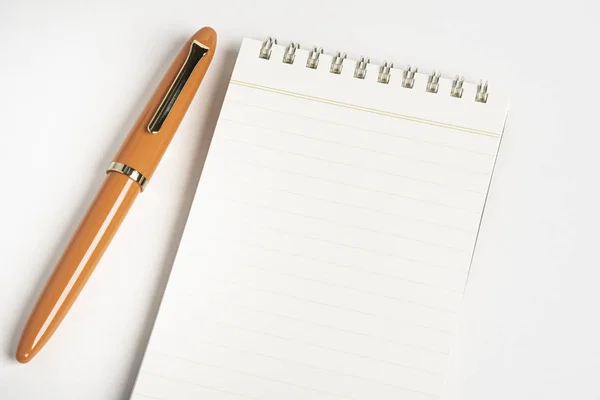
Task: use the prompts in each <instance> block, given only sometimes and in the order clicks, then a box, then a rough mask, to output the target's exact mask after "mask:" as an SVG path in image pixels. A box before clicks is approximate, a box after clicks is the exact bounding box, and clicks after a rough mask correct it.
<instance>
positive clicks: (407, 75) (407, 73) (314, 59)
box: [259, 37, 489, 103]
mask: <svg viewBox="0 0 600 400" xmlns="http://www.w3.org/2000/svg"><path fill="white" fill-rule="evenodd" d="M276 44H277V39H275V38H272V37H268V38H267V39H266V40H265V41H264V42H263V43H262V45H261V47H260V52H259V57H260V58H262V59H265V60H269V59H270V58H271V52H272V48H273V45H276ZM299 49H300V45H299V44H298V43H295V42H290V43H289V44H288V45H287V46H286V48H285V51H284V54H283V59H282V62H283V63H285V64H293V63H294V61H295V59H296V51H297V50H299ZM322 54H323V48H321V47H317V46H313V47H312V48H311V49H310V51H309V53H308V57H307V59H306V67H307V68H310V69H318V67H319V59H320V56H321V55H322ZM345 61H346V53H342V52H339V51H338V52H336V53H335V55H334V56H333V57H332V60H331V65H330V66H329V72H330V73H332V74H336V75H340V74H341V73H342V69H343V67H344V62H345ZM369 62H370V59H369V58H368V57H364V56H361V57H360V59H359V60H358V61H357V62H356V65H355V68H354V74H353V76H354V77H355V78H358V79H365V78H366V76H367V66H368V64H369ZM393 69H394V63H392V62H388V61H384V62H383V64H382V65H380V66H379V74H378V75H377V82H379V83H382V84H389V82H390V79H391V76H392V71H393ZM417 72H418V68H416V67H411V66H410V65H409V66H407V68H406V69H404V70H403V71H402V81H401V86H402V87H403V88H406V89H412V88H413V87H414V85H415V76H416V74H417ZM441 76H442V74H441V73H440V72H439V71H437V72H436V71H435V70H433V71H432V72H431V73H430V74H429V76H428V77H427V84H426V85H425V91H426V92H428V93H433V94H437V93H438V91H439V88H440V79H441ZM464 82H465V78H464V77H463V76H459V75H456V77H455V78H454V79H453V80H452V86H451V88H450V93H449V94H450V96H452V97H455V98H462V97H463V93H464V88H463V85H464ZM488 97H489V93H488V82H487V81H485V82H484V81H483V80H480V81H479V84H478V85H477V91H476V93H475V99H474V100H475V101H476V102H477V103H487V101H488Z"/></svg>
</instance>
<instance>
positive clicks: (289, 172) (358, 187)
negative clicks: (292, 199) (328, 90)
mask: <svg viewBox="0 0 600 400" xmlns="http://www.w3.org/2000/svg"><path fill="white" fill-rule="evenodd" d="M225 140H226V141H228V140H227V139H225ZM213 141H215V138H213ZM240 163H243V164H247V165H252V166H254V167H259V168H264V169H268V170H271V171H277V172H283V173H286V174H290V175H295V176H301V177H304V178H310V179H315V180H319V181H323V182H328V183H333V184H335V185H340V186H347V187H351V188H354V189H360V190H363V191H365V192H371V193H381V194H385V195H388V196H394V197H398V198H401V199H406V200H411V201H416V202H419V203H423V204H431V205H434V206H438V207H444V208H449V209H452V210H456V211H461V212H464V213H468V214H474V215H480V212H478V211H472V210H470V209H466V208H459V207H454V206H449V205H447V204H444V203H438V202H435V201H428V200H423V199H419V198H417V197H410V196H403V195H400V194H398V193H393V192H386V191H384V190H377V189H369V188H365V187H363V186H360V185H354V184H352V183H346V182H340V181H336V180H333V179H327V178H322V177H319V176H313V175H306V174H301V173H299V172H292V171H287V170H284V169H279V168H273V167H271V166H268V165H264V164H259V163H254V162H250V161H248V160H242V161H241V162H240Z"/></svg>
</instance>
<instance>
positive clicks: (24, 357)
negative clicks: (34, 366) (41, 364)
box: [15, 352, 33, 364]
mask: <svg viewBox="0 0 600 400" xmlns="http://www.w3.org/2000/svg"><path fill="white" fill-rule="evenodd" d="M15 358H16V359H17V361H18V362H20V363H21V364H27V363H28V362H29V361H31V359H32V358H33V354H31V353H28V352H17V355H16V357H15Z"/></svg>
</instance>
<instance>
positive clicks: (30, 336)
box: [17, 172, 140, 362]
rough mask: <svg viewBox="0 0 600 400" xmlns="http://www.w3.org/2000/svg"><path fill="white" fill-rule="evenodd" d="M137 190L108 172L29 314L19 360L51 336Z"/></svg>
mask: <svg viewBox="0 0 600 400" xmlns="http://www.w3.org/2000/svg"><path fill="white" fill-rule="evenodd" d="M139 193H140V186H139V185H138V184H137V183H136V182H134V181H133V180H132V179H130V178H129V177H127V176H125V175H123V174H120V173H115V172H110V173H108V174H107V176H106V178H105V181H104V183H103V185H102V187H101V188H100V190H99V192H98V194H97V195H96V197H95V198H94V200H93V202H92V204H91V205H90V207H89V209H88V211H87V213H86V215H85V216H84V217H83V219H82V220H81V222H80V223H79V226H78V227H77V230H76V232H75V233H74V235H73V238H72V239H71V241H70V243H69V244H68V245H67V248H66V249H65V251H64V253H63V254H62V257H61V258H60V260H59V261H58V263H57V265H56V267H55V269H54V272H53V273H52V275H51V277H50V279H49V280H48V283H47V284H46V287H45V288H44V290H43V291H42V293H41V295H40V297H39V299H38V301H37V304H36V306H35V308H34V311H33V313H32V314H31V316H30V317H29V320H28V322H27V326H26V327H25V330H24V334H23V336H22V337H21V342H20V343H19V348H18V350H17V359H18V360H19V361H21V362H27V361H28V360H29V359H31V358H32V357H33V356H34V355H35V354H36V353H37V352H38V351H39V349H41V348H42V347H43V346H44V344H45V343H46V341H47V340H48V339H49V338H50V336H52V333H53V332H54V331H55V330H56V328H57V327H58V325H59V324H60V322H61V321H62V320H63V318H64V317H65V315H66V314H67V312H68V311H69V309H70V308H71V305H72V304H73V302H74V301H75V299H76V298H77V296H78V295H79V293H80V292H81V289H82V288H83V286H84V285H85V283H86V282H87V280H88V278H89V277H90V275H91V273H92V272H93V270H94V268H95V267H96V265H97V264H98V261H100V258H101V257H102V255H103V254H104V251H105V250H106V248H107V247H108V245H109V243H110V242H111V240H112V238H113V236H114V235H115V233H116V231H117V229H118V228H119V226H120V225H121V223H122V222H123V219H124V218H125V215H126V214H127V212H128V211H129V209H130V207H131V205H132V204H133V202H134V200H135V199H136V197H137V195H138V194H139Z"/></svg>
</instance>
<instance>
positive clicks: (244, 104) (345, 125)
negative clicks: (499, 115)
mask: <svg viewBox="0 0 600 400" xmlns="http://www.w3.org/2000/svg"><path fill="white" fill-rule="evenodd" d="M226 102H227V103H232V104H240V105H243V106H247V107H253V108H256V109H259V110H265V111H271V112H274V113H278V114H283V115H289V116H292V117H297V118H299V119H307V120H310V121H316V122H324V123H327V124H331V125H337V126H342V127H344V128H349V129H354V130H358V131H363V132H369V133H375V134H378V135H384V136H390V137H393V138H396V139H401V140H409V141H415V142H420V143H426V144H429V145H432V146H439V147H445V148H448V149H453V150H456V151H464V152H467V153H473V154H479V155H482V156H489V157H496V154H495V153H485V152H481V151H476V150H471V149H465V148H462V147H454V146H450V145H447V144H444V143H439V142H432V141H428V140H423V139H418V138H414V137H410V136H402V135H397V134H395V133H389V132H382V131H378V130H374V129H366V128H361V127H358V126H356V125H347V124H343V123H340V122H335V121H330V120H327V119H320V118H314V117H309V116H305V115H300V114H294V113H290V112H286V111H281V110H276V109H274V108H268V107H261V106H259V105H256V104H250V103H245V102H243V101H239V100H232V99H226Z"/></svg>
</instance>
